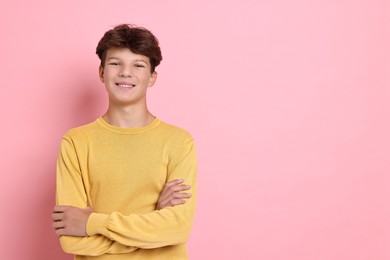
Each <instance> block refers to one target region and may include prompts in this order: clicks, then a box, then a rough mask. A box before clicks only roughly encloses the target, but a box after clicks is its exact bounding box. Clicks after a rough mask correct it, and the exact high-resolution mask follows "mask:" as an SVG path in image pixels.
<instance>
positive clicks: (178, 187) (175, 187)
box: [171, 184, 191, 191]
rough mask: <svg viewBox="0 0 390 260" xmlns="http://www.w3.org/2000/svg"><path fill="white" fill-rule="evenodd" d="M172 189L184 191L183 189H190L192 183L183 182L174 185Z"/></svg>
mask: <svg viewBox="0 0 390 260" xmlns="http://www.w3.org/2000/svg"><path fill="white" fill-rule="evenodd" d="M171 189H172V190H173V191H183V190H189V189H191V186H190V185H185V184H182V185H176V186H173V187H171Z"/></svg>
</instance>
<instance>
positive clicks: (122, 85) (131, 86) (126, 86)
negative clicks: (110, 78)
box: [115, 83, 135, 88]
mask: <svg viewBox="0 0 390 260" xmlns="http://www.w3.org/2000/svg"><path fill="white" fill-rule="evenodd" d="M115 85H117V86H118V87H121V88H134V87H135V85H134V84H123V83H115Z"/></svg>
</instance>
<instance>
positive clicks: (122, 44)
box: [96, 24, 162, 72]
mask: <svg viewBox="0 0 390 260" xmlns="http://www.w3.org/2000/svg"><path fill="white" fill-rule="evenodd" d="M110 48H127V49H130V50H131V51H132V52H134V53H136V54H141V55H145V56H146V57H148V58H149V61H150V65H151V72H154V69H155V68H156V67H157V66H158V65H159V64H160V62H161V60H162V55H161V50H160V47H159V45H158V40H157V38H156V37H155V36H154V35H153V34H152V33H151V32H150V31H149V30H148V29H145V28H143V27H137V26H135V25H131V24H120V25H117V26H115V27H114V29H111V30H109V31H107V32H106V33H105V34H104V36H103V38H101V39H100V41H99V43H98V45H97V47H96V54H97V55H98V56H99V59H100V65H101V66H102V67H103V68H104V62H105V60H106V53H107V50H108V49H110Z"/></svg>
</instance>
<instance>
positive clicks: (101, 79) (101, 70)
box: [99, 65, 104, 83]
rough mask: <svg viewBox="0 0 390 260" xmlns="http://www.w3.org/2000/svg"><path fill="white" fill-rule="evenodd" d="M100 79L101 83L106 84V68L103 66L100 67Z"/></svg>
mask: <svg viewBox="0 0 390 260" xmlns="http://www.w3.org/2000/svg"><path fill="white" fill-rule="evenodd" d="M99 78H100V81H101V82H103V83H104V68H103V67H102V65H100V66H99Z"/></svg>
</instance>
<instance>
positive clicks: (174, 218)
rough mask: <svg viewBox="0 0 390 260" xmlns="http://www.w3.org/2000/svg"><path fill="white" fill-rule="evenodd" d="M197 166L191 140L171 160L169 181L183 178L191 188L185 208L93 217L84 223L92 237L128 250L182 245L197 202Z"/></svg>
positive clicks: (98, 214)
mask: <svg viewBox="0 0 390 260" xmlns="http://www.w3.org/2000/svg"><path fill="white" fill-rule="evenodd" d="M196 174H197V163H196V154H195V149H194V143H193V140H192V138H191V139H187V140H186V141H185V142H184V144H183V145H181V148H180V151H179V152H177V154H174V155H172V156H171V158H170V161H169V164H168V180H167V181H171V180H174V179H178V178H182V179H184V183H186V184H189V185H190V186H191V190H190V192H191V194H192V197H191V198H189V199H188V200H187V201H186V203H185V204H182V205H178V206H175V207H167V208H164V209H161V210H156V211H153V212H150V213H146V214H130V215H123V214H120V213H119V212H113V213H111V214H100V213H92V214H91V215H90V217H89V219H88V223H87V233H88V234H89V235H91V236H95V235H104V236H105V237H108V238H109V239H112V240H114V241H117V242H119V243H120V244H123V245H127V246H135V247H139V248H145V249H150V248H158V247H163V246H168V245H177V244H182V243H185V242H186V241H187V239H188V237H189V234H190V231H191V225H192V222H193V218H194V211H195V201H196Z"/></svg>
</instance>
